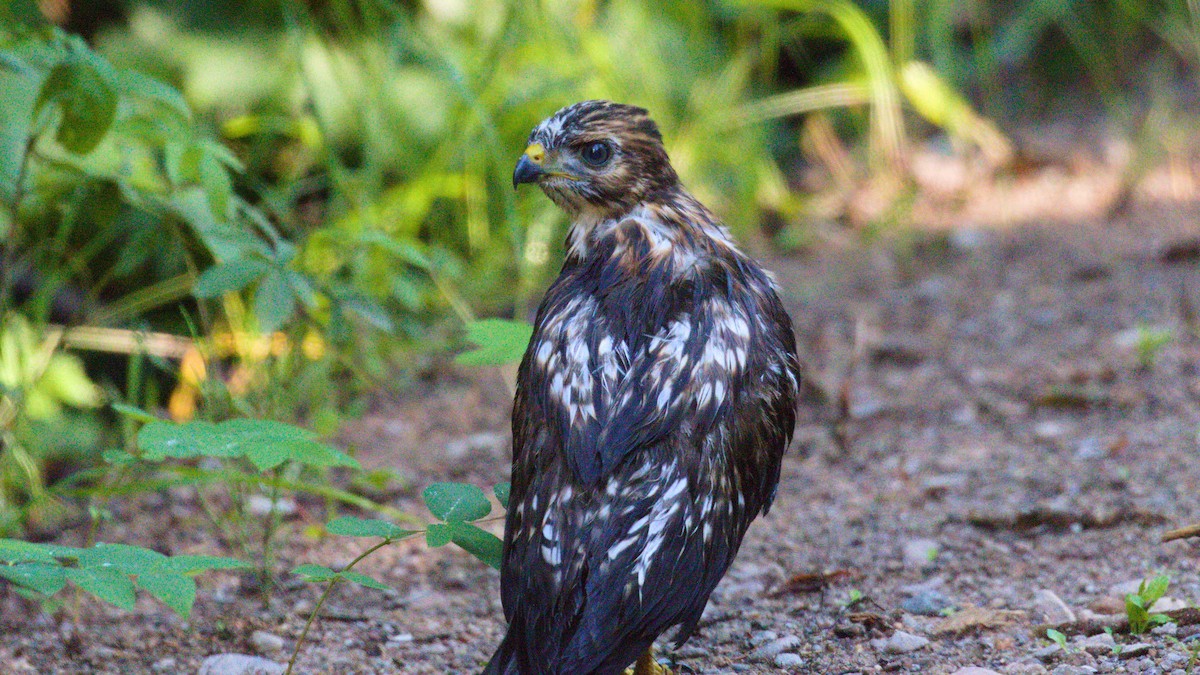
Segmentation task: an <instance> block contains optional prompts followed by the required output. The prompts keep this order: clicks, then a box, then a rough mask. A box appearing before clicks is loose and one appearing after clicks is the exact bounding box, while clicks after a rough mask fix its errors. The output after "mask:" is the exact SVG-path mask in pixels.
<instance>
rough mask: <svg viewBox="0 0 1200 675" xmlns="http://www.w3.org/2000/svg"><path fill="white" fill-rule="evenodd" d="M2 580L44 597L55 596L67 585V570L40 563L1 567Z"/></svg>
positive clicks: (54, 565)
mask: <svg viewBox="0 0 1200 675" xmlns="http://www.w3.org/2000/svg"><path fill="white" fill-rule="evenodd" d="M0 578H4V579H8V580H9V581H11V582H13V583H14V584H16V585H18V586H21V587H23V588H28V589H30V590H34V591H37V592H38V593H41V594H42V595H54V594H55V593H57V592H59V591H61V590H62V587H63V586H65V585H66V584H67V575H66V571H65V568H63V567H62V566H60V565H57V564H53V565H51V564H47V563H40V562H34V563H21V564H18V565H0Z"/></svg>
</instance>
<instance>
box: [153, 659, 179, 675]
mask: <svg viewBox="0 0 1200 675" xmlns="http://www.w3.org/2000/svg"><path fill="white" fill-rule="evenodd" d="M178 669H179V662H178V661H176V660H175V659H174V658H173V657H170V656H168V657H166V658H163V659H159V660H157V661H155V662H154V665H152V666H150V670H153V671H154V672H156V673H174V672H178Z"/></svg>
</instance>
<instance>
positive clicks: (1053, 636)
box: [1046, 628, 1071, 654]
mask: <svg viewBox="0 0 1200 675" xmlns="http://www.w3.org/2000/svg"><path fill="white" fill-rule="evenodd" d="M1046 637H1047V638H1049V639H1050V641H1051V642H1053V643H1054V644H1056V645H1058V648H1059V649H1061V650H1063V653H1064V654H1070V653H1071V648H1070V647H1068V646H1067V636H1066V635H1063V633H1062V631H1059V630H1054V629H1053V628H1047V629H1046Z"/></svg>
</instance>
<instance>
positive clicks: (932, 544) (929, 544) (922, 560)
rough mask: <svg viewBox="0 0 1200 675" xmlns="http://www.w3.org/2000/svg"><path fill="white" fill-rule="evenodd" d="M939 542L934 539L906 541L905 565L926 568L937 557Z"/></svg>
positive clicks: (931, 564)
mask: <svg viewBox="0 0 1200 675" xmlns="http://www.w3.org/2000/svg"><path fill="white" fill-rule="evenodd" d="M938 548H939V547H938V543H937V542H936V541H934V540H932V539H910V540H909V541H906V542H904V566H905V567H909V568H913V569H925V568H927V567H931V566H933V562H934V560H936V559H937V554H938Z"/></svg>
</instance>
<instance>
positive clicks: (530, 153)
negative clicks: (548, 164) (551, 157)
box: [525, 143, 546, 164]
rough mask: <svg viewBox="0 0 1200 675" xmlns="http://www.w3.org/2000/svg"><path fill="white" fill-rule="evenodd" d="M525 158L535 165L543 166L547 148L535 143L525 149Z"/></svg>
mask: <svg viewBox="0 0 1200 675" xmlns="http://www.w3.org/2000/svg"><path fill="white" fill-rule="evenodd" d="M525 156H526V157H528V158H529V159H530V161H532V162H533V163H534V164H541V163H542V160H543V159H545V158H546V148H545V147H543V146H542V144H541V143H533V144H531V145H530V146H529V147H528V148H525Z"/></svg>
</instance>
